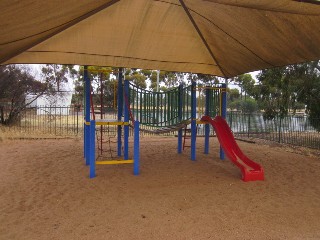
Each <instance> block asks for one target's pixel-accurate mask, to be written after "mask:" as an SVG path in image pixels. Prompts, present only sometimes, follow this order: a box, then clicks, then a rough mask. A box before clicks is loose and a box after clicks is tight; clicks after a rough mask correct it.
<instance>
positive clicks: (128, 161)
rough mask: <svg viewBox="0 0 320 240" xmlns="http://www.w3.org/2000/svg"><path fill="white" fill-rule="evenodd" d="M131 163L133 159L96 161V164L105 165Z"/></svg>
mask: <svg viewBox="0 0 320 240" xmlns="http://www.w3.org/2000/svg"><path fill="white" fill-rule="evenodd" d="M125 163H133V160H105V161H96V164H99V165H106V164H125Z"/></svg>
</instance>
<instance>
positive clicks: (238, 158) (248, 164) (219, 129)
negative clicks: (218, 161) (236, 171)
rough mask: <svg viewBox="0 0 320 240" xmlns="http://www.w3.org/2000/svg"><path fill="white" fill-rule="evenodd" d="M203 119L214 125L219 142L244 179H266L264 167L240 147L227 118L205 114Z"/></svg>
mask: <svg viewBox="0 0 320 240" xmlns="http://www.w3.org/2000/svg"><path fill="white" fill-rule="evenodd" d="M201 120H203V121H205V122H208V123H210V124H211V125H212V127H213V128H214V129H215V132H216V133H217V137H218V139H219V142H220V144H221V146H222V148H223V150H224V151H225V153H226V154H227V156H228V158H229V159H230V160H231V161H232V162H233V163H234V164H235V165H236V166H237V167H238V168H240V170H241V173H242V180H243V181H245V182H247V181H255V180H264V172H263V169H262V167H261V166H260V165H259V164H257V163H255V162H254V161H252V160H250V159H249V158H248V157H247V156H246V155H245V154H244V153H243V152H242V151H241V149H240V148H239V146H238V144H237V143H236V141H235V139H234V137H233V135H232V132H231V129H230V127H229V125H228V124H227V122H226V120H224V119H223V118H222V117H220V116H217V117H215V118H214V119H212V118H211V117H209V116H203V117H202V118H201Z"/></svg>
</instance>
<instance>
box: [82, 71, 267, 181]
mask: <svg viewBox="0 0 320 240" xmlns="http://www.w3.org/2000/svg"><path fill="white" fill-rule="evenodd" d="M87 74H88V73H87V71H86V70H85V75H84V76H85V81H86V85H85V89H86V94H85V96H86V104H85V106H86V108H85V111H86V118H85V143H84V145H85V158H86V164H87V165H90V177H95V166H96V164H124V163H133V165H134V174H135V175H137V174H139V155H140V153H139V132H140V131H147V132H151V133H155V134H161V133H166V132H170V131H177V132H178V149H177V151H178V153H182V150H183V149H184V147H185V140H186V134H184V135H183V131H187V130H186V129H187V126H189V125H191V128H190V130H188V131H190V132H191V135H190V140H191V143H190V148H191V151H190V154H191V156H190V158H191V160H193V161H195V160H196V136H197V125H204V127H205V136H204V137H205V146H204V152H205V154H208V153H209V139H210V138H209V136H210V124H211V125H212V126H213V128H214V130H215V132H216V134H217V136H218V140H219V142H220V144H221V146H220V159H224V153H225V152H226V153H227V156H228V158H229V159H230V160H231V161H232V162H233V163H234V164H235V165H236V166H238V167H239V168H240V170H241V172H242V176H243V178H242V179H243V180H244V181H254V180H263V178H264V175H263V169H262V168H261V166H260V165H258V164H257V163H255V162H253V161H252V160H250V159H249V158H247V157H246V156H245V155H244V154H243V153H242V151H241V150H240V148H239V147H238V145H237V144H236V142H235V140H234V138H233V135H232V133H231V130H230V128H229V126H228V124H227V123H226V122H225V120H224V119H225V117H226V85H225V84H218V85H216V86H196V83H195V82H193V83H192V84H191V85H190V86H183V85H180V86H179V87H176V88H173V89H170V90H169V91H166V92H152V91H148V90H145V89H142V88H139V87H137V86H135V85H134V84H132V83H130V82H129V81H128V80H124V81H123V76H122V71H119V78H118V100H117V103H118V106H117V109H118V118H117V119H102V120H95V119H93V120H90V108H89V102H90V92H89V94H88V92H87V91H90V80H89V78H88V75H87ZM197 100H198V101H197ZM93 112H94V111H93ZM201 116H204V117H202V118H201ZM209 116H211V117H216V116H218V117H216V118H214V120H212V118H211V117H209ZM96 125H100V126H108V127H109V126H116V127H117V155H118V156H119V157H120V156H122V151H123V159H121V160H119V159H118V160H101V161H100V160H96V156H95V141H96V140H95V131H96ZM129 126H131V127H133V128H134V157H133V159H129V158H128V156H129V155H128V138H129ZM122 130H123V150H122ZM238 159H240V160H238Z"/></svg>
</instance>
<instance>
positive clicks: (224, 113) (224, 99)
mask: <svg viewBox="0 0 320 240" xmlns="http://www.w3.org/2000/svg"><path fill="white" fill-rule="evenodd" d="M221 94H222V97H221V117H222V118H223V119H226V117H227V84H225V83H224V84H222V91H221ZM224 158H225V156H224V151H223V149H222V147H221V146H220V159H221V160H224Z"/></svg>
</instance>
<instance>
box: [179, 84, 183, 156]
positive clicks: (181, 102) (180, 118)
mask: <svg viewBox="0 0 320 240" xmlns="http://www.w3.org/2000/svg"><path fill="white" fill-rule="evenodd" d="M182 91H183V85H182V84H180V85H179V94H178V118H179V122H181V121H182V105H183V104H184V102H183V92H182ZM178 153H182V128H180V129H179V130H178Z"/></svg>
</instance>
